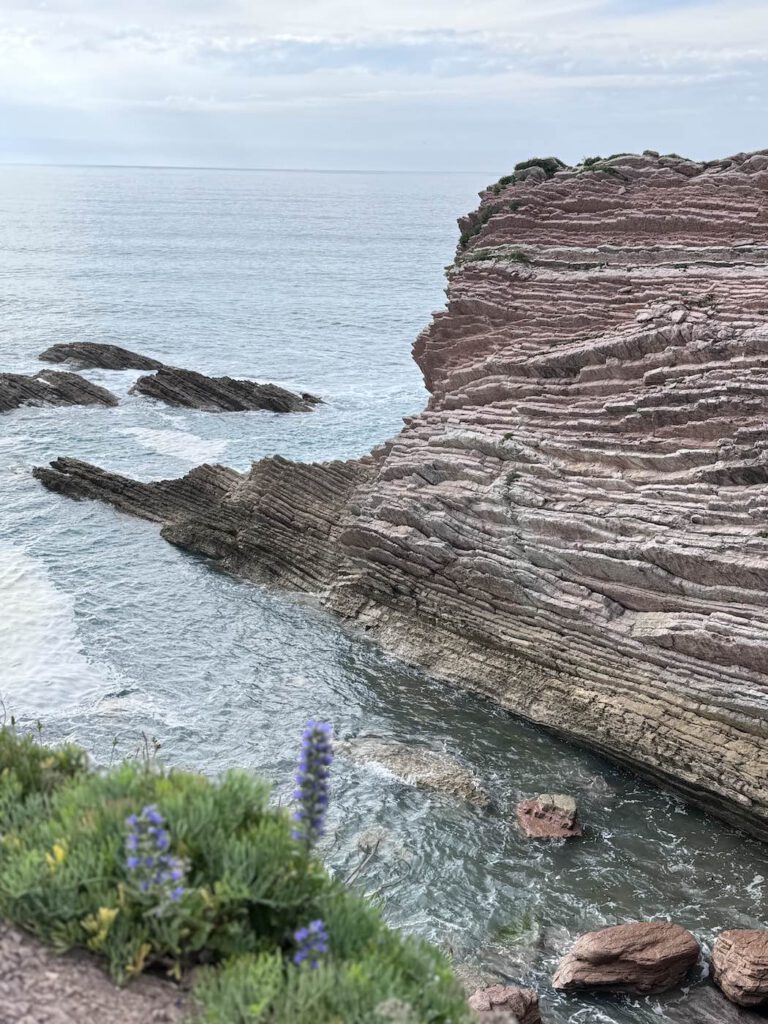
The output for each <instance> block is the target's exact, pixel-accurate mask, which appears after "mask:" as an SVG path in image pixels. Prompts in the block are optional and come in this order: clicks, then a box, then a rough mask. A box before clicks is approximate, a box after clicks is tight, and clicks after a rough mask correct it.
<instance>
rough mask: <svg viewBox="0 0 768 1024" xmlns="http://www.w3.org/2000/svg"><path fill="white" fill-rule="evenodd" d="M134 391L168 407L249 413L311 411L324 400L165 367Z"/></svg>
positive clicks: (241, 381) (138, 385)
mask: <svg viewBox="0 0 768 1024" xmlns="http://www.w3.org/2000/svg"><path fill="white" fill-rule="evenodd" d="M131 391H133V392H136V393H138V394H140V395H146V396H147V398H156V399H159V401H161V402H166V403H167V404H168V405H180V406H184V407H185V408H187V409H205V410H207V411H208V412H245V411H248V410H251V409H270V410H271V411H272V412H309V410H310V409H311V408H312V406H313V405H317V403H318V402H320V399H319V398H317V397H316V396H315V395H310V394H309V393H306V392H305V393H304V394H301V395H296V394H294V393H293V392H292V391H286V389H285V388H280V387H278V386H277V385H276V384H257V383H255V381H251V380H235V379H234V378H232V377H206V376H205V374H202V373H197V372H196V371H195V370H180V369H178V367H175V366H164V367H162V369H160V370H158V371H157V373H153V374H152V375H151V376H148V377H139V379H138V380H137V381H136V383H135V384H134V385H133V387H132V388H131Z"/></svg>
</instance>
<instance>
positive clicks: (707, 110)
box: [0, 0, 768, 173]
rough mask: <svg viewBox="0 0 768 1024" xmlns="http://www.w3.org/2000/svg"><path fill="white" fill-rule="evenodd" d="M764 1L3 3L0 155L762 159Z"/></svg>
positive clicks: (263, 163)
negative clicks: (653, 153)
mask: <svg viewBox="0 0 768 1024" xmlns="http://www.w3.org/2000/svg"><path fill="white" fill-rule="evenodd" d="M767 102H768V0H757V2H754V0H753V2H745V0H34V2H33V0H0V161H4V162H35V163H50V162H53V163H119V164H162V165H193V166H234V167H241V166H245V167H286V168H288V167H301V168H305V167H307V168H308V167H314V168H324V169H331V168H353V169H378V168H381V169H391V170H395V169H404V170H408V169H416V170H457V171H458V170H471V171H478V170H483V171H488V172H492V173H496V172H498V173H502V172H503V171H505V170H507V169H508V168H509V167H510V165H511V164H512V163H514V162H515V161H516V160H519V159H523V158H524V157H527V156H530V155H543V154H549V153H555V154H557V155H559V156H561V157H563V158H564V159H566V160H577V159H579V158H581V157H582V156H585V155H592V154H594V153H610V152H615V151H621V150H637V149H644V148H653V149H660V150H662V151H675V152H680V153H685V154H686V155H691V156H697V157H713V156H719V155H724V154H726V153H728V152H735V151H738V150H742V149H757V148H764V147H768V115H767V114H766V103H767Z"/></svg>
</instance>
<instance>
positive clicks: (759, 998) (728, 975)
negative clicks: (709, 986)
mask: <svg viewBox="0 0 768 1024" xmlns="http://www.w3.org/2000/svg"><path fill="white" fill-rule="evenodd" d="M712 980H713V981H714V982H715V984H716V985H717V986H718V987H719V988H720V989H722V991H723V992H724V994H725V995H726V996H727V997H728V999H730V1001H731V1002H732V1003H736V1005H737V1006H744V1007H752V1008H754V1007H760V1008H763V1007H765V1006H768V930H765V929H749V930H743V931H742V930H733V931H726V932H722V934H720V935H718V937H717V939H716V941H715V945H714V948H713V949H712Z"/></svg>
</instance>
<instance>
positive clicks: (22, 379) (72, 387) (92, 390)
mask: <svg viewBox="0 0 768 1024" xmlns="http://www.w3.org/2000/svg"><path fill="white" fill-rule="evenodd" d="M117 402H118V400H117V397H116V396H115V395H113V394H112V392H111V391H107V389H106V388H102V387H99V385H98V384H92V383H91V382H90V381H89V380H86V379H85V377H80V376H79V375H78V374H76V373H66V372H64V371H57V370H41V371H40V373H36V374H35V375H34V377H29V376H26V375H25V374H22V373H0V412H9V411H10V410H11V409H18V408H19V406H21V405H117Z"/></svg>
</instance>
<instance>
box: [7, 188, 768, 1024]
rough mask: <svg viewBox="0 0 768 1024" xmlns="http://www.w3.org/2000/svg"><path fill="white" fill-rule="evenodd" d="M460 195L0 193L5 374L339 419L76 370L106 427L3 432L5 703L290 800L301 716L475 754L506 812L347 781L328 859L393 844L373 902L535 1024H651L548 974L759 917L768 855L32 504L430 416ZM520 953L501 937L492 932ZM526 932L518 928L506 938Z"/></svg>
mask: <svg viewBox="0 0 768 1024" xmlns="http://www.w3.org/2000/svg"><path fill="white" fill-rule="evenodd" d="M485 183H486V182H485V180H484V179H482V180H480V179H478V178H477V177H476V176H472V175H438V174H436V175H426V174H425V175H397V174H389V175H387V174H382V175H373V174H311V173H282V172H238V171H228V172H218V171H170V170H136V169H73V168H61V169H55V168H51V169H46V168H35V169H26V168H4V169H0V313H1V314H2V316H1V318H0V370H17V371H22V372H28V371H32V370H34V369H36V368H38V367H39V365H40V364H38V363H37V361H36V358H35V357H36V355H37V353H38V352H39V351H41V350H42V349H43V348H45V347H47V346H48V345H50V344H53V343H54V342H59V341H74V340H91V341H109V342H115V343H118V344H122V345H125V346H127V347H128V348H132V349H135V350H137V351H140V352H144V353H147V354H149V355H154V356H157V357H159V358H162V359H164V360H166V361H169V362H172V363H175V364H178V365H182V366H187V367H190V368H193V369H198V370H201V371H204V372H208V373H229V374H232V375H234V376H238V375H242V376H251V377H254V378H256V379H262V380H271V381H274V382H276V383H279V384H283V385H285V386H287V387H290V388H296V389H301V390H309V391H312V392H314V393H316V394H319V395H321V396H322V397H323V398H324V399H325V400H326V404H325V405H324V406H322V407H319V408H318V409H317V410H316V411H315V412H313V413H311V414H309V415H306V416H304V415H301V416H300V415H297V416H277V415H274V414H271V413H266V412H258V413H244V414H232V415H226V416H222V415H218V416H217V415H214V414H209V413H201V412H194V411H188V410H174V409H169V408H167V407H165V406H160V405H155V404H153V403H152V402H151V401H149V400H147V399H144V398H138V397H135V396H129V395H128V389H129V387H130V385H131V384H132V383H133V381H134V380H135V378H136V376H138V374H137V373H132V372H126V373H114V372H107V371H87V372H86V375H87V376H88V377H90V378H91V379H92V380H95V381H98V382H99V383H102V384H104V385H106V386H107V387H109V388H110V389H112V390H113V391H115V392H116V393H118V394H119V395H120V396H121V399H122V403H121V405H120V406H119V407H118V408H116V409H76V408H73V409H44V408H26V409H22V410H19V411H16V412H13V413H9V414H6V415H4V416H0V486H1V487H2V494H3V505H2V511H1V512H0V649H1V650H2V651H3V655H4V660H3V664H4V673H3V676H2V682H0V693H1V695H2V699H3V701H4V703H5V705H6V708H7V711H8V713H9V714H10V713H13V714H15V715H16V716H17V718H19V719H21V720H22V721H23V722H25V723H29V724H31V723H33V722H35V721H36V720H37V719H38V718H39V719H41V720H42V722H43V727H44V735H47V736H48V737H49V738H51V739H59V738H63V737H67V738H72V739H75V740H77V741H79V742H81V743H83V744H84V745H85V746H86V747H87V748H88V749H89V750H91V751H92V752H93V754H94V756H95V757H96V758H97V759H99V760H100V761H101V762H103V763H107V762H108V761H109V760H110V758H113V757H115V756H121V755H122V756H127V755H130V754H132V753H133V752H134V751H135V750H136V748H137V746H139V745H140V743H141V742H142V740H141V737H142V733H145V734H146V735H147V736H148V737H156V738H157V740H158V742H160V743H161V744H162V746H161V750H160V756H161V757H162V758H163V759H164V760H165V761H166V763H168V764H175V765H183V766H187V767H192V768H198V769H202V770H204V771H208V772H212V773H214V772H217V771H220V770H222V769H224V768H227V767H230V766H234V765H238V766H247V767H251V768H254V769H256V770H258V771H260V772H262V773H264V774H266V775H268V776H269V777H270V778H271V779H273V781H274V783H275V786H276V792H277V794H278V796H280V797H285V796H286V794H288V793H289V792H290V789H291V786H290V776H291V773H292V767H293V762H294V759H295V757H296V754H297V749H298V743H299V736H300V732H301V727H302V725H303V722H304V721H305V720H306V719H307V718H308V717H311V716H315V717H317V716H319V717H322V718H327V719H330V720H332V721H333V722H334V724H335V727H336V730H337V732H338V733H339V734H340V735H342V736H352V735H355V734H357V733H360V732H371V733H376V734H379V735H383V736H387V737H392V738H395V739H398V740H402V741H404V742H423V743H425V744H427V745H429V746H432V747H434V748H437V749H444V750H447V751H448V752H449V753H451V754H454V755H456V756H457V757H459V758H461V759H462V760H463V762H464V763H466V764H467V765H468V766H469V767H471V768H472V770H473V771H474V772H475V773H476V774H477V775H479V776H480V777H481V778H482V779H483V780H484V781H485V782H486V783H487V785H488V786H489V788H490V789H491V790H492V791H493V793H494V795H495V797H496V800H497V804H498V808H499V810H498V811H497V812H496V813H493V814H484V813H482V812H479V811H477V810H474V809H471V808H467V807H464V806H462V805H460V804H457V803H455V802H454V801H452V800H450V799H448V798H442V797H439V796H436V795H429V794H426V793H424V792H420V791H417V790H414V789H412V788H409V787H408V786H405V785H403V784H402V783H400V782H398V780H397V779H395V778H394V777H392V776H391V775H388V774H387V773H386V772H384V771H382V770H378V769H375V768H372V767H364V766H354V765H352V764H350V763H349V762H346V761H345V760H344V759H339V761H338V762H337V765H336V766H335V788H334V803H333V810H332V814H331V828H330V832H329V836H328V838H327V840H326V842H325V847H324V854H325V856H326V859H327V861H328V863H329V864H330V866H331V867H332V868H333V869H334V870H337V871H339V872H343V873H346V872H349V871H351V870H353V868H354V867H355V865H357V864H358V863H359V861H360V858H361V854H360V852H359V849H358V840H359V837H360V834H361V833H362V832H364V831H365V830H366V829H367V828H369V827H370V826H371V825H374V824H376V825H380V826H381V827H382V828H383V829H385V830H386V832H387V835H388V841H387V842H386V843H385V844H384V845H383V846H382V847H381V849H380V852H379V854H378V855H377V856H376V857H375V858H374V859H373V860H372V861H371V862H370V863H369V864H368V866H367V868H366V870H365V872H364V873H363V875H362V876H361V877H360V879H359V880H358V883H357V884H358V885H359V886H360V888H361V889H362V891H365V892H371V893H373V892H376V893H378V894H379V895H380V897H381V898H382V899H383V900H384V902H385V907H386V912H387V915H388V917H389V919H390V920H391V922H392V923H393V924H395V925H398V926H401V927H403V928H406V929H408V930H411V931H416V932H419V933H421V934H424V935H426V936H428V937H429V938H431V939H433V940H434V941H436V942H439V943H441V944H443V945H444V946H445V947H446V948H447V949H449V950H450V951H451V952H453V953H454V954H455V955H456V957H457V958H458V959H459V960H462V961H465V960H466V961H470V962H473V963H476V964H479V965H481V966H486V967H493V968H494V969H496V970H498V971H501V972H502V973H503V974H504V976H506V977H509V978H510V979H511V980H514V981H522V982H527V983H530V984H533V985H534V986H536V987H538V988H540V989H541V990H542V993H543V994H544V1005H545V1010H546V1020H547V1021H549V1022H555V1024H565V1022H566V1021H575V1022H586V1024H596V1022H613V1024H629V1022H640V1024H643V1022H648V1024H650V1022H651V1021H658V1020H659V1019H660V1017H661V1019H663V1017H664V1007H665V1005H666V1004H667V1003H668V1002H669V1000H670V999H671V1000H673V1001H674V1000H675V999H677V998H678V996H677V995H675V994H673V996H671V997H663V998H659V999H651V1000H640V1001H632V1000H623V1001H622V1000H603V1001H600V1000H563V999H561V998H560V997H557V996H555V995H554V994H553V993H551V992H547V978H548V976H549V974H550V973H551V971H552V968H553V966H554V964H555V962H556V961H557V958H558V953H559V952H560V951H561V950H562V949H563V948H564V947H567V945H568V942H569V941H570V937H571V936H574V935H575V934H577V933H579V932H581V931H584V930H587V929H590V928H594V927H598V926H600V925H603V924H606V923H615V922H619V921H623V920H632V919H637V918H639V917H651V916H662V917H663V916H667V915H670V916H671V917H673V918H674V919H675V920H677V921H679V922H680V923H681V924H684V925H686V926H688V927H690V928H692V929H693V930H694V931H695V932H696V934H697V935H698V936H699V937H700V938H701V939H702V941H704V942H705V943H707V942H709V941H710V940H711V938H712V936H713V934H714V933H715V932H716V931H717V930H718V929H719V928H722V927H733V926H747V925H756V924H758V923H761V922H762V921H764V920H765V915H766V885H765V878H766V876H768V870H767V868H768V865H767V864H766V857H765V853H764V849H763V848H762V847H761V846H759V845H758V844H757V843H754V842H752V841H750V840H748V839H745V838H744V837H742V836H741V835H740V834H739V833H737V832H735V831H733V830H731V829H728V828H727V827H725V826H722V825H720V824H718V823H716V822H713V821H712V820H710V819H708V818H706V817H705V816H704V815H702V814H700V813H699V812H698V811H694V810H691V809H688V808H686V807H685V806H684V805H683V804H682V803H681V802H680V801H678V800H677V799H676V798H674V797H672V796H669V795H667V794H664V793H661V792H659V791H657V790H655V789H653V788H652V787H650V786H647V785H646V784H645V783H643V782H641V781H639V780H637V779H636V778H634V777H632V776H630V775H628V774H626V773H624V772H622V771H619V770H617V769H615V768H613V767H611V766H609V765H607V764H606V763H605V762H603V761H602V760H600V759H599V758H596V757H593V756H591V755H589V754H586V753H584V752H582V751H579V750H577V749H576V748H573V747H570V746H569V745H568V744H565V743H563V742H561V741H559V740H556V739H554V738H552V737H550V736H549V735H548V734H546V733H544V732H543V731H541V730H538V729H535V728H533V727H531V726H528V725H525V724H523V723H520V722H517V721H515V720H513V719H511V718H510V717H509V716H507V715H505V714H503V713H501V712H500V711H498V710H497V709H494V708H493V707H492V706H491V705H489V704H486V703H484V702H482V701H479V700H477V699H475V698H473V697H470V696H468V695H463V694H461V693H459V692H457V691H454V690H451V689H449V688H447V687H443V686H440V685H438V684H436V683H433V682H430V681H429V680H428V679H426V678H424V677H423V676H422V675H421V674H419V673H418V672H416V671H414V670H412V669H410V668H407V667H405V666H403V665H401V664H400V663H398V662H397V661H395V660H393V659H391V658H389V657H387V656H386V655H384V654H383V653H382V652H380V651H379V650H378V649H377V648H376V647H375V646H374V645H372V644H371V643H370V642H369V641H368V640H366V639H364V638H362V637H360V636H358V635H357V634H356V633H355V632H354V631H350V630H348V629H346V628H344V627H343V626H342V625H340V624H339V623H338V622H336V621H335V620H333V619H331V618H330V617H328V616H327V615H325V614H324V613H323V612H321V611H319V610H318V609H317V608H316V607H315V606H314V605H313V603H312V601H310V600H307V599H306V598H303V599H300V598H296V597H293V596H291V595H286V594H281V593H275V592H271V591H268V590H265V589H262V588H260V587H257V586H253V585H251V584H247V583H245V582H243V581H240V580H237V579H234V578H232V577H230V576H227V575H225V574H222V573H220V572H218V571H216V570H215V569H213V568H211V567H210V566H209V565H208V564H206V563H205V562H204V561H202V560H199V559H194V558H191V557H189V556H186V555H184V554H183V553H181V552H179V551H177V550H176V549H174V548H172V547H170V546H169V545H167V544H165V543H164V542H163V541H162V540H161V539H160V537H159V534H158V530H157V528H156V527H154V526H152V525H150V524H147V523H143V522H139V521H136V520H132V519H129V518H126V517H122V516H119V515H118V514H116V513H115V512H113V511H112V510H110V509H109V508H106V507H103V506H100V505H97V504H77V503H74V502H70V501H68V500H66V499H63V498H59V497H57V496H55V495H52V494H50V493H48V492H46V491H44V490H43V489H42V488H40V487H39V486H38V485H37V484H36V483H35V482H34V480H32V478H31V475H30V469H31V467H32V466H33V465H36V464H41V463H45V462H47V461H48V460H50V459H51V458H54V457H56V456H58V455H71V456H76V457H79V458H83V459H87V460H89V461H93V462H96V463H98V464H99V465H102V466H105V467H106V468H108V469H111V470H117V471H120V472H124V473H127V474H129V475H134V476H136V477H140V478H142V479H159V478H162V477H166V476H178V475H180V474H182V473H184V472H186V471H187V470H188V469H190V468H191V467H192V466H194V465H197V464H199V463H200V462H204V461H217V462H222V463H225V464H227V465H232V466H234V467H236V468H238V469H245V468H247V467H248V465H249V464H250V462H251V461H252V460H254V459H258V458H260V457H262V456H264V455H268V454H271V453H275V452H279V453H281V454H283V455H286V456H288V457H292V458H298V459H307V460H310V459H327V458H345V457H349V456H354V455H359V454H361V453H363V452H365V451H367V450H369V449H370V447H371V446H372V445H374V444H376V443H377V442H379V441H381V440H384V439H385V438H387V437H388V436H391V435H392V434H393V433H395V432H396V431H397V430H398V428H399V425H400V422H401V418H402V417H403V416H405V415H409V414H412V413H414V412H416V411H418V410H419V409H420V408H421V406H422V405H423V403H424V400H425V393H424V391H423V388H422V384H421V379H420V375H419V373H418V371H417V369H416V367H415V365H414V364H413V363H412V361H411V358H410V347H411V344H412V342H413V339H414V338H415V336H416V334H417V332H418V331H419V330H420V329H421V328H422V327H423V326H424V325H425V324H426V323H427V322H428V320H429V316H430V313H431V311H432V310H433V309H436V308H439V307H440V306H441V305H442V302H443V287H444V279H443V267H444V265H445V264H447V263H448V262H450V260H451V259H452V255H453V250H454V246H455V241H456V236H457V231H456V227H455V218H456V216H457V215H458V214H459V213H462V212H464V211H465V210H467V209H470V208H471V207H472V206H473V205H474V202H475V193H476V192H477V190H478V189H479V188H481V187H482V186H483V185H484V184H485ZM551 789H555V790H562V791H565V792H570V793H573V794H574V795H575V796H576V797H577V798H578V800H579V802H580V804H581V806H582V810H583V816H584V819H585V822H586V824H587V826H588V833H587V836H586V837H585V839H584V840H583V841H582V842H579V843H577V844H574V845H571V846H554V847H549V846H544V847H542V846H539V845H531V844H529V843H527V842H525V841H524V840H523V839H522V838H521V837H520V836H519V835H518V833H517V832H516V830H515V829H514V827H512V826H511V824H510V822H511V817H512V815H511V809H512V807H513V806H514V804H515V802H516V801H517V799H519V798H520V797H523V796H529V795H531V794H533V793H536V792H541V791H545V790H551ZM510 928H511V929H513V930H514V929H517V930H518V931H521V932H523V933H524V934H522V935H521V941H520V942H518V943H511V942H510V940H509V938H507V939H506V941H501V940H500V939H499V934H500V932H501V930H502V929H510ZM507 934H508V933H507Z"/></svg>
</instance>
